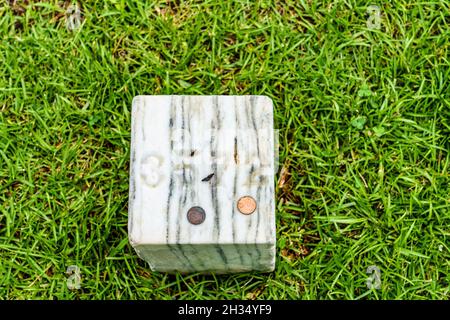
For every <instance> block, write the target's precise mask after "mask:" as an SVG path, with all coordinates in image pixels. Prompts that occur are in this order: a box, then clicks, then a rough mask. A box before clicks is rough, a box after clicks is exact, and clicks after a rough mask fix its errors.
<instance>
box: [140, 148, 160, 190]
mask: <svg viewBox="0 0 450 320" xmlns="http://www.w3.org/2000/svg"><path fill="white" fill-rule="evenodd" d="M162 162H163V161H162V158H161V157H160V156H157V155H149V156H147V157H145V158H144V159H143V160H142V162H141V176H142V179H143V180H144V182H145V183H146V184H147V185H148V186H149V187H151V188H155V187H157V186H158V184H159V182H160V181H161V178H162V174H161V165H162Z"/></svg>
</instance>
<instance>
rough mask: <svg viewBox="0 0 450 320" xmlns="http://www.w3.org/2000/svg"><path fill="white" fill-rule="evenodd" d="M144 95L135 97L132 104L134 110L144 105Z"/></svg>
mask: <svg viewBox="0 0 450 320" xmlns="http://www.w3.org/2000/svg"><path fill="white" fill-rule="evenodd" d="M144 97H145V96H144V95H137V96H134V97H133V101H132V102H131V106H132V108H135V107H137V106H139V105H140V104H141V103H142V100H143V99H144Z"/></svg>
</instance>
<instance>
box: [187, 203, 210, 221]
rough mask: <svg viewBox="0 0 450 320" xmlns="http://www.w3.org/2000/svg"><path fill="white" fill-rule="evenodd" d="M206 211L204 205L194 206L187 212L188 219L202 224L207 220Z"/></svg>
mask: <svg viewBox="0 0 450 320" xmlns="http://www.w3.org/2000/svg"><path fill="white" fill-rule="evenodd" d="M205 217H206V213H205V210H203V208H202V207H192V208H190V209H189V211H188V212H187V219H188V221H189V222H190V223H192V224H195V225H197V224H200V223H202V222H203V221H205Z"/></svg>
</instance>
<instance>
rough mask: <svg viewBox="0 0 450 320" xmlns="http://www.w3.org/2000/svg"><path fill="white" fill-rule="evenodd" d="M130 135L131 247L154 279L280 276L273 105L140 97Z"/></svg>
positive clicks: (258, 99) (251, 99)
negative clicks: (163, 275)
mask: <svg viewBox="0 0 450 320" xmlns="http://www.w3.org/2000/svg"><path fill="white" fill-rule="evenodd" d="M131 132H132V137H131V163H130V199H129V225H128V231H129V238H130V242H131V244H132V245H133V247H134V248H135V249H136V251H137V253H138V255H139V256H140V257H141V258H143V259H145V260H146V261H147V262H148V263H149V264H150V266H151V268H152V270H155V271H161V272H176V271H179V272H217V273H228V272H241V271H252V270H257V271H271V270H273V269H274V263H275V212H274V211H275V208H274V180H273V178H274V131H273V106H272V101H271V100H270V99H269V98H267V97H264V96H137V97H135V98H134V100H133V106H132V130H131ZM243 197H247V198H243ZM241 198H243V199H242V200H241V202H240V204H239V206H238V202H239V199H241ZM255 204H256V208H255V207H254V205H255ZM192 208H194V209H192ZM196 208H197V209H196ZM198 208H199V209H198ZM191 209H192V210H193V211H192V210H191ZM190 210H191V211H190ZM188 212H190V213H189V214H188ZM242 212H244V213H242Z"/></svg>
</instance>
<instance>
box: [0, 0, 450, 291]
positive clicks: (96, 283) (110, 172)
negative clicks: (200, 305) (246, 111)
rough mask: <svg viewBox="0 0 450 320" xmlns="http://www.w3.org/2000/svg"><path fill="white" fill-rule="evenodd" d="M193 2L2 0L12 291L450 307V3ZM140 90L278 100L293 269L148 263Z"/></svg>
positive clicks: (4, 185) (285, 251)
mask: <svg viewBox="0 0 450 320" xmlns="http://www.w3.org/2000/svg"><path fill="white" fill-rule="evenodd" d="M180 2H181V1H176V2H175V3H172V2H170V3H169V2H166V1H151V2H149V3H148V4H141V1H133V2H132V1H122V0H115V1H108V3H103V2H102V1H83V2H82V16H83V21H82V24H81V26H80V27H79V28H78V29H76V30H74V31H70V30H68V29H67V28H66V18H65V15H64V12H65V9H64V7H63V5H62V2H58V1H48V2H47V1H41V2H39V1H32V0H30V1H19V0H18V1H5V0H0V37H1V40H0V298H4V299H448V297H449V295H450V152H449V149H450V138H449V135H450V82H449V76H450V48H449V47H450V28H449V26H450V2H449V1H428V2H420V3H419V2H414V1H411V3H407V2H406V1H394V2H391V3H387V2H386V3H381V2H374V3H373V4H378V5H379V8H380V10H381V23H380V28H377V27H373V28H368V26H367V20H368V19H369V20H370V19H372V20H371V21H372V22H373V16H372V17H371V16H370V15H369V14H368V13H367V7H368V5H369V4H371V3H368V2H367V1H352V0H350V1H334V3H333V4H329V3H328V1H323V3H316V2H315V1H294V0H289V1H274V0H259V1H247V0H241V1H225V0H223V1H219V0H209V1H186V2H182V3H180ZM138 94H200V95H209V94H239V95H246V94H258V95H267V96H269V97H270V98H272V100H273V102H274V107H275V125H276V128H277V129H279V140H280V147H279V149H280V169H281V168H283V169H282V170H280V171H279V172H278V173H277V179H278V181H275V183H276V184H277V188H276V189H277V191H276V192H277V193H276V209H277V212H276V213H277V215H276V216H277V218H276V220H277V258H276V270H275V272H273V273H269V274H259V273H246V274H235V275H226V276H214V275H209V276H207V275H198V274H192V275H187V276H182V275H166V274H161V273H153V272H150V270H149V268H148V266H147V265H146V263H145V262H144V261H142V260H140V259H139V258H138V257H137V255H136V254H135V252H134V250H133V249H132V248H131V246H130V244H129V242H128V234H127V216H128V213H127V210H128V206H127V203H128V183H129V179H128V174H129V171H128V170H129V155H130V154H129V151H130V110H131V101H132V98H133V97H134V96H135V95H138ZM70 265H76V266H78V267H79V268H80V270H81V284H80V288H79V289H78V290H69V289H68V288H67V281H68V279H73V278H71V277H69V275H68V274H66V270H67V268H68V266H70ZM371 266H375V268H378V269H377V270H379V271H380V279H379V280H380V281H378V279H375V273H369V274H368V273H366V272H367V270H368V268H369V267H371ZM369 271H370V270H369ZM373 272H375V271H373ZM368 278H369V280H368ZM367 281H369V282H370V281H372V282H371V283H372V287H373V286H374V284H380V288H379V289H375V288H372V289H368V286H367V283H366V282H367ZM369 284H370V283H369Z"/></svg>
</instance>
